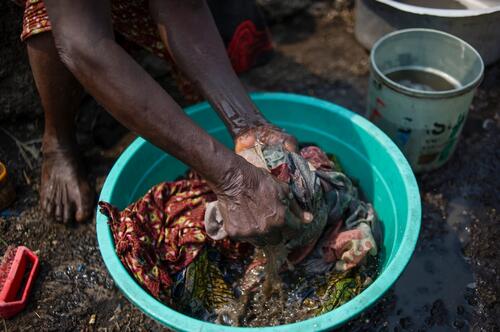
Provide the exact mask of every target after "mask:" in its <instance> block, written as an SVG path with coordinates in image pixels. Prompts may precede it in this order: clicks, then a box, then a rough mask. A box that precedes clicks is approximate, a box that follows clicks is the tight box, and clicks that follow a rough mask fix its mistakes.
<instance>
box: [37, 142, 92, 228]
mask: <svg viewBox="0 0 500 332" xmlns="http://www.w3.org/2000/svg"><path fill="white" fill-rule="evenodd" d="M40 204H41V207H42V209H43V210H44V211H45V212H46V213H47V214H48V215H49V216H51V217H53V218H54V219H55V220H57V221H59V222H61V221H63V222H69V221H72V220H76V221H77V222H83V221H86V220H87V219H89V218H90V217H91V215H92V209H93V206H94V191H93V190H92V189H91V188H90V185H89V183H88V181H87V177H86V173H85V171H84V168H83V165H82V163H81V161H80V160H79V158H78V155H77V152H76V151H75V149H68V148H50V149H47V148H44V152H43V164H42V185H41V188H40Z"/></svg>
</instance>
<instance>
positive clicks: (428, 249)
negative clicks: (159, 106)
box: [0, 8, 500, 331]
mask: <svg viewBox="0 0 500 332" xmlns="http://www.w3.org/2000/svg"><path fill="white" fill-rule="evenodd" d="M323 9H324V8H323ZM352 24H353V17H352V13H351V12H349V11H343V12H340V13H339V12H338V11H335V10H333V9H329V10H320V11H310V12H309V13H304V14H301V15H299V16H295V17H292V18H289V19H286V20H284V21H282V22H279V23H276V24H274V25H273V26H272V31H273V35H274V38H275V41H276V43H277V54H276V56H275V57H274V59H273V60H272V61H271V62H270V63H268V64H267V65H265V66H263V67H260V68H257V69H255V70H253V71H252V72H251V73H249V74H247V75H245V76H244V77H243V79H244V81H245V83H246V84H247V86H248V87H249V89H250V90H267V91H289V92H295V93H302V94H308V95H313V96H316V97H319V98H323V99H326V100H330V101H332V102H335V103H337V104H340V105H343V106H345V107H347V108H349V109H351V110H353V111H355V112H358V113H362V112H363V109H364V104H365V96H366V92H367V81H368V80H367V77H368V53H367V52H366V51H365V50H364V49H363V48H362V47H361V46H360V45H359V44H357V42H356V41H355V39H354V36H353V31H352V30H353V27H352ZM14 42H17V40H14V39H12V43H14ZM136 53H137V54H135V56H137V57H138V58H139V59H140V60H141V63H142V64H143V65H144V66H145V67H146V69H147V70H148V71H150V72H151V73H152V74H153V75H154V76H155V78H156V79H157V80H158V81H159V82H160V83H161V84H162V85H164V86H165V87H166V88H167V89H168V90H169V91H172V93H173V94H174V95H178V93H176V91H175V88H174V87H173V86H172V83H171V80H170V78H169V76H168V70H167V68H166V67H164V66H163V64H162V63H161V62H159V61H158V60H157V59H155V58H153V57H151V56H145V55H144V53H143V52H140V51H136ZM22 59H23V61H25V57H24V58H22ZM25 65H26V64H25V63H24V64H23V66H25ZM14 83H15V82H14ZM14 83H12V84H14ZM32 92H33V90H32ZM2 93H3V92H2ZM499 107H500V64H496V65H493V66H491V67H489V68H488V69H487V71H486V75H485V79H484V81H483V83H482V85H481V87H480V88H479V91H478V93H477V96H476V98H475V100H474V105H473V107H472V109H471V112H470V115H469V118H468V120H467V123H466V125H465V129H464V132H463V135H462V139H461V141H460V143H459V147H458V149H457V151H456V153H455V155H454V156H453V158H452V160H451V161H450V162H449V163H448V164H447V165H445V166H444V167H442V168H441V169H439V170H437V171H434V172H432V173H429V174H426V175H422V176H420V177H419V179H418V181H419V185H420V188H421V196H422V204H423V220H422V230H421V235H420V239H419V242H418V245H417V250H416V252H415V254H414V257H413V259H412V261H411V263H410V264H409V266H408V268H407V269H406V271H405V272H404V274H403V276H402V277H401V278H400V280H399V281H398V283H397V284H396V285H395V286H394V287H393V288H392V289H391V290H390V291H389V292H388V293H387V294H386V296H385V297H384V298H383V299H381V300H380V301H379V302H378V303H377V304H376V305H375V306H374V307H372V308H371V309H370V310H368V311H366V312H365V313H364V314H363V315H362V316H361V317H359V318H358V319H356V320H354V321H351V322H350V323H348V324H347V325H345V326H344V327H342V329H341V330H345V331H366V330H369V331H406V330H407V331H427V330H433V331H447V330H460V331H468V330H473V331H498V330H499V329H500V318H499V317H500V303H499V300H500V299H499V296H500V293H499V288H500V280H499V278H500V277H499V276H500V260H499V259H498V258H497V254H498V253H499V252H500V241H498V238H499V237H500V224H499V223H500V218H499V215H498V213H499V211H498V208H499V204H498V201H499V197H500V177H499V176H498V173H499V172H498V171H499V170H500V167H499V165H500V139H499V137H500V136H499V134H500V112H499V111H498V110H499ZM27 119H29V121H28V120H27ZM78 122H79V132H78V135H79V140H80V143H81V145H82V150H83V153H84V156H85V161H86V164H87V166H88V168H89V170H90V178H91V180H92V181H93V182H95V183H96V186H97V188H98V189H99V188H100V187H101V186H102V182H103V180H104V178H105V176H106V173H107V172H108V171H109V169H110V167H111V166H112V164H113V161H114V160H115V158H116V157H117V156H118V154H119V153H120V151H122V149H123V148H124V147H125V146H126V145H127V144H128V143H129V142H130V141H131V139H132V138H133V136H132V135H131V134H129V133H127V131H126V130H124V129H123V128H122V127H120V126H119V125H118V124H117V123H116V122H114V120H112V119H111V118H110V117H109V116H108V115H106V113H104V112H103V110H102V109H101V108H100V107H99V106H98V105H97V104H96V103H95V102H94V101H93V100H92V99H90V98H87V99H86V100H85V103H84V104H83V105H82V111H81V114H80V116H79V119H78ZM0 127H1V128H3V129H7V130H8V131H10V132H11V133H12V134H13V135H14V136H15V137H16V138H17V139H18V140H20V141H22V142H28V141H31V142H29V143H30V144H29V145H27V146H28V147H33V148H34V149H33V151H32V152H33V153H32V154H29V152H28V157H27V158H24V157H23V156H22V154H21V153H20V148H19V146H18V145H16V143H15V142H14V140H13V139H11V138H10V137H9V136H8V135H7V134H6V133H5V132H4V131H2V130H0V159H2V160H3V161H4V162H6V163H7V165H8V168H9V169H10V170H11V172H12V176H13V178H14V180H15V183H16V186H17V191H18V198H17V200H16V202H15V204H14V205H13V206H11V207H10V208H9V210H7V211H3V212H1V214H0V238H1V240H0V253H1V252H3V251H4V250H5V248H6V243H9V244H14V245H21V244H22V245H26V246H28V247H30V248H31V249H33V250H35V251H36V252H37V253H38V255H39V257H40V258H41V262H42V263H41V271H40V275H39V277H38V279H37V281H36V284H35V287H34V289H33V292H32V295H31V297H30V300H29V304H28V307H27V308H26V310H25V311H24V312H23V313H22V314H20V315H18V316H17V317H15V318H13V319H10V320H7V321H4V322H2V321H1V320H0V331H2V330H3V329H5V331H32V330H40V331H46V330H47V331H51V330H67V331H70V330H71V331H73V330H99V331H122V330H123V331H126V330H133V331H136V330H151V331H157V330H162V327H161V326H160V325H159V324H158V323H156V322H155V321H153V320H152V319H150V318H148V317H147V316H145V315H144V314H142V313H141V312H140V311H139V310H138V309H136V308H135V307H134V306H133V305H131V304H130V303H129V302H128V300H127V299H125V298H124V296H122V295H121V293H120V291H118V290H117V289H116V288H115V287H114V284H113V280H112V279H111V277H110V276H109V274H108V273H107V271H106V268H105V267H104V264H103V262H102V260H101V257H100V253H99V250H98V247H97V241H96V234H95V220H94V221H92V222H88V223H86V224H82V225H62V224H57V223H54V222H52V221H50V220H48V219H47V218H46V217H44V216H43V214H42V213H41V212H40V209H39V207H38V199H39V198H38V194H37V190H38V185H39V168H40V156H39V155H38V154H37V151H38V149H39V147H40V145H39V143H38V142H39V141H38V140H39V139H40V138H41V134H42V127H43V119H42V118H41V117H36V116H35V117H34V118H33V117H20V118H19V117H18V118H17V119H16V120H12V119H10V120H9V119H8V118H7V119H6V120H3V121H2V122H0ZM27 160H28V161H29V162H27Z"/></svg>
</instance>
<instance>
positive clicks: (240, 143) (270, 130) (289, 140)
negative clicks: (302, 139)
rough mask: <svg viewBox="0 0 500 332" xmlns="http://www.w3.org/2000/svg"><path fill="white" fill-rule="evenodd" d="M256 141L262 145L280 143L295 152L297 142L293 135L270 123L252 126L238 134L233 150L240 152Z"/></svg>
mask: <svg viewBox="0 0 500 332" xmlns="http://www.w3.org/2000/svg"><path fill="white" fill-rule="evenodd" d="M257 141H259V142H260V143H262V144H263V145H276V144H282V145H283V146H284V147H285V148H286V149H287V150H288V151H291V152H297V146H298V144H297V140H296V139H295V137H293V136H292V135H290V134H287V133H285V132H284V131H283V130H282V129H280V128H278V127H275V126H272V125H265V126H260V127H256V128H252V129H249V130H247V131H245V132H243V133H242V134H240V135H238V136H237V137H236V139H235V149H234V150H235V151H236V153H240V152H242V151H244V150H246V149H248V148H251V147H253V146H254V145H255V143H256V142H257Z"/></svg>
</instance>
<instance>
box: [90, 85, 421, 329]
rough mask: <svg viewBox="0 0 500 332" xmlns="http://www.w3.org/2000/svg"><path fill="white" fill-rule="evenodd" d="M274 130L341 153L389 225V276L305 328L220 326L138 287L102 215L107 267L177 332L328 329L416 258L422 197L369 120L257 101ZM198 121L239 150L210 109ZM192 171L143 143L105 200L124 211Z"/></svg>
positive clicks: (276, 98) (284, 100)
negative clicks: (159, 186) (155, 188)
mask: <svg viewBox="0 0 500 332" xmlns="http://www.w3.org/2000/svg"><path fill="white" fill-rule="evenodd" d="M252 99H253V100H254V101H255V103H256V104H257V106H258V107H259V109H260V110H261V111H262V112H263V113H264V114H265V116H266V117H267V118H268V119H269V120H270V121H272V122H273V123H274V124H276V125H278V126H280V127H282V128H285V129H286V130H287V131H288V132H289V133H291V134H293V135H295V136H296V137H297V139H298V140H299V141H302V142H314V143H316V144H318V145H319V146H320V147H321V148H322V149H324V150H325V151H327V152H332V153H335V154H336V155H337V156H338V157H339V159H340V162H341V164H342V167H343V168H344V170H345V171H346V173H347V174H348V175H349V176H350V177H351V178H354V179H356V180H358V181H359V185H360V187H361V189H362V191H363V194H364V195H365V197H366V198H367V200H368V201H370V202H372V203H373V204H374V206H375V210H376V211H377V213H378V215H379V218H380V220H381V222H382V229H383V234H384V237H383V243H382V252H381V257H382V263H381V264H382V268H381V270H382V272H381V274H380V276H379V277H378V278H377V279H376V280H375V281H374V282H373V283H372V284H371V285H370V286H369V287H368V288H367V289H365V290H364V291H363V292H362V293H361V294H360V295H358V296H356V297H355V298H354V299H352V300H351V301H349V302H348V303H346V304H344V305H342V306H341V307H339V308H337V309H335V310H333V311H331V312H328V313H326V314H323V315H321V316H318V317H315V318H311V319H308V320H305V321H302V322H298V323H294V324H288V325H282V326H276V327H264V328H236V327H228V326H221V325H215V324H212V323H207V322H204V321H200V320H197V319H194V318H191V317H188V316H186V315H183V314H181V313H179V312H177V311H175V310H173V309H171V308H169V307H168V306H166V305H165V304H163V303H161V302H159V301H157V300H156V299H155V298H154V297H152V296H151V295H150V294H149V293H147V292H146V291H145V290H144V289H142V288H141V286H139V284H137V282H136V281H135V279H134V278H133V277H132V276H131V275H130V274H129V273H128V271H127V270H126V269H125V267H124V266H123V264H122V263H121V262H120V260H119V258H118V256H117V255H116V253H115V248H114V242H113V238H112V234H111V231H110V228H109V227H108V225H107V219H106V217H105V216H104V215H102V214H101V213H99V212H97V238H98V241H99V249H100V250H101V254H102V257H103V259H104V263H105V264H106V267H107V268H108V270H109V273H110V274H111V276H112V277H113V279H114V281H115V283H116V285H117V286H118V287H119V288H120V289H121V291H122V292H123V293H124V294H125V296H126V297H127V298H128V299H129V300H130V301H132V302H133V303H134V304H135V305H136V306H137V307H139V308H140V309H141V310H142V311H144V312H145V313H146V314H148V315H149V316H151V317H152V318H154V319H156V320H157V321H159V322H161V323H162V324H164V325H166V326H168V327H169V328H172V329H174V330H178V331H214V332H215V331H217V332H219V331H236V330H255V331H297V332H299V331H300V332H302V331H327V330H330V329H332V328H334V327H338V326H340V325H341V324H343V323H345V322H346V321H348V320H349V319H351V318H353V317H355V316H356V315H358V314H360V313H361V312H362V311H363V310H365V309H367V308H368V307H369V306H370V305H371V304H373V303H374V302H375V301H377V299H379V298H380V297H381V296H382V295H383V294H384V292H385V291H387V290H388V289H389V288H390V287H391V286H392V285H393V284H394V282H395V281H396V280H397V279H398V277H399V275H400V274H401V272H402V271H403V269H404V268H405V266H406V264H407V263H408V261H409V260H410V258H411V255H412V253H413V250H414V248H415V244H416V241H417V237H418V233H419V230H420V217H421V206H420V195H419V191H418V187H417V183H416V181H415V177H414V175H413V172H412V170H411V168H410V166H409V165H408V163H407V161H406V159H405V158H404V156H403V155H402V153H401V152H400V151H399V149H398V148H397V147H396V145H395V144H394V143H393V142H392V141H391V140H390V139H389V138H388V137H387V136H386V135H385V134H384V133H382V131H380V130H379V129H378V128H377V127H375V126H374V125H372V124H371V123H370V122H369V121H367V120H366V119H364V118H363V117H361V116H359V115H357V114H355V113H352V112H350V111H348V110H346V109H344V108H342V107H340V106H337V105H335V104H332V103H329V102H326V101H322V100H319V99H316V98H311V97H306V96H300V95H294V94H286V93H258V94H254V95H252ZM186 112H187V113H188V114H189V115H190V116H191V117H192V118H193V120H194V121H196V123H198V124H199V125H200V126H201V127H203V128H204V129H206V130H207V131H208V132H209V133H210V134H211V135H213V136H214V137H216V138H217V139H219V140H220V141H221V142H223V143H225V144H227V146H232V140H231V137H230V136H229V133H228V132H227V130H226V129H225V127H224V125H223V123H222V121H221V120H220V119H219V118H218V117H217V116H216V115H215V113H214V112H213V111H212V110H211V109H210V106H209V105H208V104H207V103H201V104H198V105H195V106H192V107H189V108H187V109H186ZM185 170H186V166H185V165H184V164H182V163H181V162H180V161H178V160H176V159H175V158H173V157H172V156H170V155H168V154H166V153H165V152H163V151H161V150H159V149H158V148H156V147H154V146H153V145H151V144H150V143H148V142H146V141H145V140H143V139H141V138H138V139H137V140H135V141H134V142H133V143H132V144H131V145H130V146H129V147H128V148H127V149H126V150H125V151H124V152H123V154H122V155H121V156H120V158H119V159H118V160H117V162H116V164H115V165H114V167H113V169H112V170H111V172H110V173H109V175H108V177H107V179H106V182H105V184H104V187H103V189H102V192H101V196H100V200H103V201H107V202H110V203H111V204H114V205H115V206H117V207H119V208H125V207H126V206H127V205H128V204H129V203H131V202H133V201H134V200H136V199H137V198H139V197H141V196H142V195H143V194H144V193H145V192H146V191H147V190H148V189H149V188H150V187H152V186H153V185H155V184H157V183H159V182H161V181H165V180H174V179H175V178H176V177H177V176H179V175H181V174H183V172H184V171H185Z"/></svg>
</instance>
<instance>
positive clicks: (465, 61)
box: [366, 29, 484, 172]
mask: <svg viewBox="0 0 500 332" xmlns="http://www.w3.org/2000/svg"><path fill="white" fill-rule="evenodd" d="M370 61H371V69H372V70H371V75H370V85H369V93H368V103H367V109H366V116H367V117H368V118H369V119H370V120H371V121H372V122H373V123H375V124H376V125H377V126H379V127H380V128H381V129H382V130H383V131H384V132H385V133H386V134H387V135H388V136H389V137H391V138H392V140H393V141H394V142H395V143H396V144H397V145H398V146H399V148H400V149H401V151H403V153H404V154H405V156H406V158H407V159H408V161H409V162H410V164H411V166H412V168H413V170H414V171H415V172H422V171H428V170H432V169H435V168H437V167H439V166H441V165H443V164H444V163H446V161H448V160H449V159H450V157H451V155H452V154H453V151H454V150H455V148H456V146H457V142H458V140H459V137H460V133H461V131H462V128H463V126H464V123H465V119H466V118H467V113H468V111H469V106H470V104H471V101H472V98H473V96H474V91H475V89H476V87H477V86H478V84H479V83H480V82H481V78H482V74H483V67H484V66H483V62H482V60H481V57H480V56H479V53H477V51H476V50H474V49H473V48H472V47H471V46H470V45H469V44H467V43H466V42H464V41H463V40H461V39H459V38H457V37H455V36H452V35H450V34H447V33H444V32H441V31H437V30H430V29H406V30H400V31H396V32H393V33H391V34H389V35H387V36H385V37H382V38H381V39H380V40H379V41H378V42H377V43H376V44H375V45H374V47H373V49H372V54H371V56H370Z"/></svg>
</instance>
